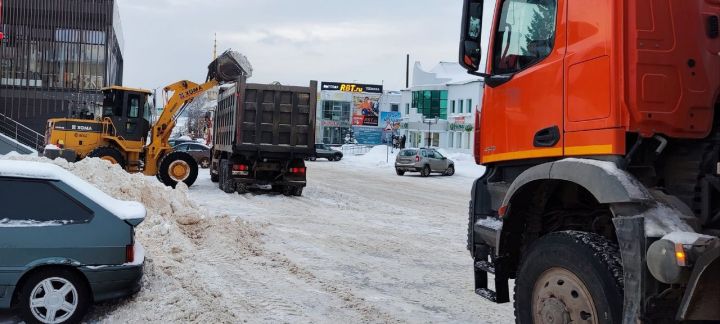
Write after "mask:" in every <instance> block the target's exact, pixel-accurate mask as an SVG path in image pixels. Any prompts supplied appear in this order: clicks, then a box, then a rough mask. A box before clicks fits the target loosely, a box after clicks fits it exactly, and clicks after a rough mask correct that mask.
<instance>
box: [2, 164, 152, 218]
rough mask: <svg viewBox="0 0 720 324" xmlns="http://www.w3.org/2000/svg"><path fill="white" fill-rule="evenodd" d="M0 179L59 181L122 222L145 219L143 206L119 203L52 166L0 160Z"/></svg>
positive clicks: (133, 203) (132, 203) (131, 202)
mask: <svg viewBox="0 0 720 324" xmlns="http://www.w3.org/2000/svg"><path fill="white" fill-rule="evenodd" d="M0 177H13V178H28V179H45V180H53V181H61V182H63V183H65V184H67V185H68V186H70V187H72V188H73V189H75V190H77V191H78V192H79V193H81V194H83V195H85V196H86V197H88V198H90V199H92V200H93V201H94V202H95V203H97V204H98V205H100V206H101V207H103V208H105V209H106V210H107V211H109V212H111V213H112V214H114V215H115V216H117V217H118V218H120V219H122V220H137V219H143V218H145V213H146V211H145V206H143V204H141V203H139V202H135V201H121V200H117V199H115V198H113V197H110V196H108V195H107V194H106V193H104V192H102V191H101V190H99V189H97V188H95V186H93V185H91V184H89V183H87V182H85V181H84V180H82V179H80V178H78V177H76V176H75V175H73V174H72V173H70V172H69V171H66V170H65V169H63V168H61V167H59V166H57V165H54V164H49V163H39V162H29V161H13V160H0Z"/></svg>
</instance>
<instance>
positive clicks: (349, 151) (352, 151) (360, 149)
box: [337, 145, 372, 155]
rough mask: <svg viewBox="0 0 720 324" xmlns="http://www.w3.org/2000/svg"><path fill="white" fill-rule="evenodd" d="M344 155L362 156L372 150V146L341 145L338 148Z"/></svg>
mask: <svg viewBox="0 0 720 324" xmlns="http://www.w3.org/2000/svg"><path fill="white" fill-rule="evenodd" d="M337 149H339V150H340V151H341V152H343V154H344V155H363V154H365V153H367V152H369V151H370V149H372V146H366V145H343V146H340V147H338V148H337Z"/></svg>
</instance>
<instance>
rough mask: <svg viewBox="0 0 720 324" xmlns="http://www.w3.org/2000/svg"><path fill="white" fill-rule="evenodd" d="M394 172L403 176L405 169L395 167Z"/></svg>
mask: <svg viewBox="0 0 720 324" xmlns="http://www.w3.org/2000/svg"><path fill="white" fill-rule="evenodd" d="M395 173H397V175H399V176H404V175H405V171H403V170H400V169H395Z"/></svg>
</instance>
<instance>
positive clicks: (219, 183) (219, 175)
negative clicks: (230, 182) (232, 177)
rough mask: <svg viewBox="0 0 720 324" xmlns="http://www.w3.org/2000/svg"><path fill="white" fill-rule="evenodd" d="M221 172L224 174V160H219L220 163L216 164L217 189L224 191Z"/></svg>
mask: <svg viewBox="0 0 720 324" xmlns="http://www.w3.org/2000/svg"><path fill="white" fill-rule="evenodd" d="M223 172H225V160H220V162H218V176H217V178H218V188H219V189H220V190H222V191H225V177H224V176H223Z"/></svg>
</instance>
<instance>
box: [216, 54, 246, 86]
mask: <svg viewBox="0 0 720 324" xmlns="http://www.w3.org/2000/svg"><path fill="white" fill-rule="evenodd" d="M252 71H253V69H252V65H251V64H250V61H248V59H247V57H245V55H242V54H240V53H238V52H235V51H225V53H222V55H220V56H218V58H217V59H215V60H214V61H213V62H212V63H210V66H208V81H209V80H211V79H216V80H218V81H220V82H221V83H224V82H233V81H237V80H238V79H240V78H242V77H245V78H249V77H251V76H252Z"/></svg>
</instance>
